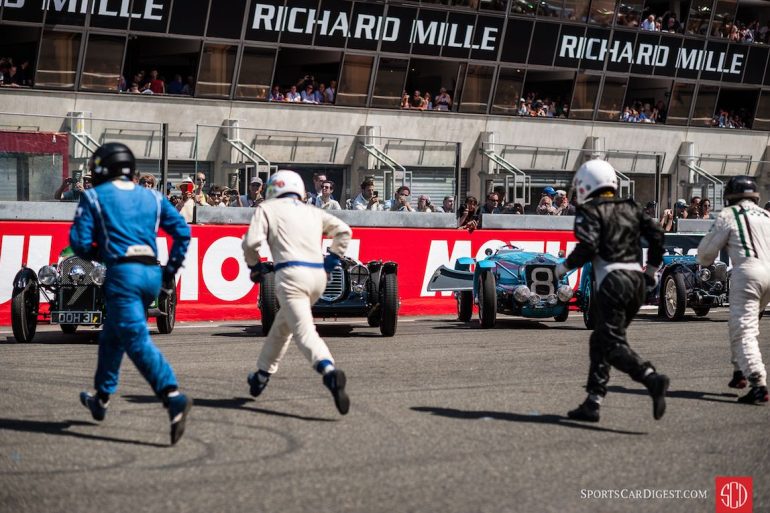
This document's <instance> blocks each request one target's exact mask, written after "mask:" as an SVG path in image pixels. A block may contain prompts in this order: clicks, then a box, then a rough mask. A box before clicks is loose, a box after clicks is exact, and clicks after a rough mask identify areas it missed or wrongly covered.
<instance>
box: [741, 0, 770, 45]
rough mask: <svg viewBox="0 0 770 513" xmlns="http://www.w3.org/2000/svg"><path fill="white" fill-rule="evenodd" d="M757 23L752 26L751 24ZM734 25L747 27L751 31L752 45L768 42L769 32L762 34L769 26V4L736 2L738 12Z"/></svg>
mask: <svg viewBox="0 0 770 513" xmlns="http://www.w3.org/2000/svg"><path fill="white" fill-rule="evenodd" d="M755 21H756V22H757V24H756V25H753V26H752V24H753V22H755ZM735 24H736V25H739V26H741V25H745V26H749V28H750V29H751V30H753V33H752V35H753V38H754V41H753V42H754V43H765V44H767V43H768V42H770V31H767V30H766V31H765V32H764V33H763V32H762V29H763V28H767V27H768V24H770V2H763V1H760V0H741V1H740V2H738V12H737V13H736V15H735Z"/></svg>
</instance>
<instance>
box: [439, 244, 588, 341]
mask: <svg viewBox="0 0 770 513" xmlns="http://www.w3.org/2000/svg"><path fill="white" fill-rule="evenodd" d="M486 255H487V257H486V258H485V259H483V260H478V261H476V260H474V259H472V258H468V257H463V258H458V259H457V262H456V263H455V266H454V268H449V267H447V266H445V265H444V266H441V267H439V268H438V269H436V271H435V272H434V273H433V276H432V277H431V279H430V281H429V283H428V287H427V289H428V290H429V291H452V292H453V293H454V297H455V299H456V300H457V318H458V319H459V320H461V321H463V322H469V321H470V320H471V317H472V316H473V305H474V304H475V305H478V310H479V322H480V323H481V327H482V328H492V327H493V326H494V325H495V321H496V319H497V314H505V315H515V316H519V317H526V318H531V319H549V318H552V319H554V320H556V321H558V322H564V321H566V320H567V318H568V317H569V304H570V301H571V300H572V298H573V296H574V295H575V291H574V290H573V288H572V286H570V284H569V278H568V276H569V275H567V276H564V277H562V278H561V279H557V278H556V266H557V265H558V264H559V263H560V262H563V261H564V258H563V257H555V256H553V255H550V254H548V253H538V252H533V251H525V250H523V249H521V248H518V247H516V246H511V245H505V246H502V247H500V248H498V249H497V251H492V250H491V249H487V251H486ZM471 268H473V269H471Z"/></svg>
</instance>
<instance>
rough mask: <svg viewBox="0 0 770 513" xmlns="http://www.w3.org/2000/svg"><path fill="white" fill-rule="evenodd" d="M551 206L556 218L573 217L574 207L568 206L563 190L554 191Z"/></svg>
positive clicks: (565, 193)
mask: <svg viewBox="0 0 770 513" xmlns="http://www.w3.org/2000/svg"><path fill="white" fill-rule="evenodd" d="M553 206H554V208H555V209H556V212H555V213H554V215H557V216H574V215H575V207H574V206H573V205H571V204H570V202H569V199H568V198H567V192H566V191H563V190H558V191H556V197H555V198H554V200H553Z"/></svg>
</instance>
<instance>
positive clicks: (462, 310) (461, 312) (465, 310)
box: [457, 290, 473, 322]
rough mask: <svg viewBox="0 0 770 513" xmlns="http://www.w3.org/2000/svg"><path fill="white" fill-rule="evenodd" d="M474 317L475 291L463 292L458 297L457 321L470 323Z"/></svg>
mask: <svg viewBox="0 0 770 513" xmlns="http://www.w3.org/2000/svg"><path fill="white" fill-rule="evenodd" d="M471 317H473V291H470V290H463V291H462V292H460V293H459V294H458V296H457V319H458V320H460V321H462V322H468V321H470V320H471Z"/></svg>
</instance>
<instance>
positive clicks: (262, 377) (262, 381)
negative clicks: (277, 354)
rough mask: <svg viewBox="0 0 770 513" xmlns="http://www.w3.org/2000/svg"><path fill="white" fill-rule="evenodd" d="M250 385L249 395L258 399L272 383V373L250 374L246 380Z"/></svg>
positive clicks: (259, 372) (258, 372)
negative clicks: (270, 382)
mask: <svg viewBox="0 0 770 513" xmlns="http://www.w3.org/2000/svg"><path fill="white" fill-rule="evenodd" d="M246 381H248V383H249V393H250V394H251V396H252V397H258V396H259V394H261V393H262V391H263V390H264V389H265V387H266V386H267V382H268V381H270V373H269V372H265V371H262V370H261V371H257V372H250V373H249V377H248V378H246Z"/></svg>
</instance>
